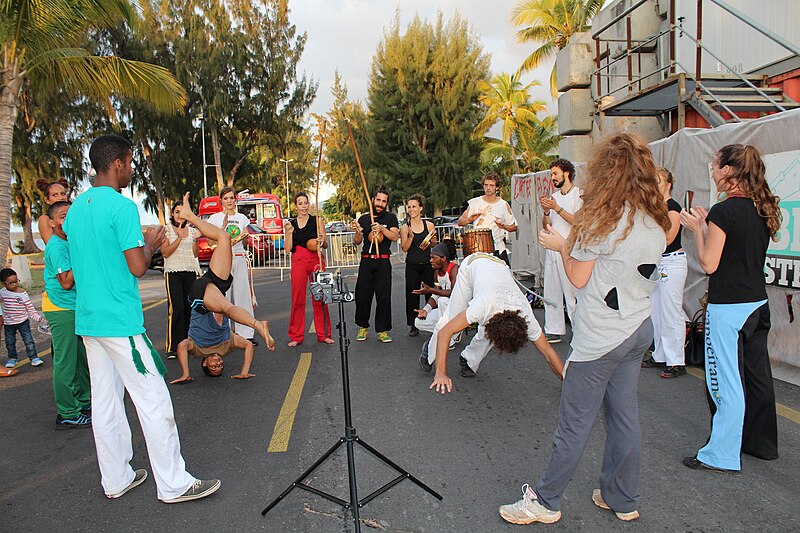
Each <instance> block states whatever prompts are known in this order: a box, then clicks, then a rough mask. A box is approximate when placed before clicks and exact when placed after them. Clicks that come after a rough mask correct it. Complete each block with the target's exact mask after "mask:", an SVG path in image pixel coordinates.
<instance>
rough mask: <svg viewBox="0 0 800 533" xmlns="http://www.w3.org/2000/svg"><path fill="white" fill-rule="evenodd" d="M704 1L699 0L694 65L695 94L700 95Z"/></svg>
mask: <svg viewBox="0 0 800 533" xmlns="http://www.w3.org/2000/svg"><path fill="white" fill-rule="evenodd" d="M702 42H703V0H697V41H695V43H696V45H697V49H696V52H695V65H694V81H695V84H694V85H695V87H694V92H695V94H697V95H699V94H700V86H699V85H700V82H701V81H702V75H703V74H702V73H703V69H702V65H701V63H700V62H701V60H702V57H703V48H702V44H701V43H702Z"/></svg>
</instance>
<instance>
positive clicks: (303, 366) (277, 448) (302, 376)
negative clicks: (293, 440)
mask: <svg viewBox="0 0 800 533" xmlns="http://www.w3.org/2000/svg"><path fill="white" fill-rule="evenodd" d="M309 367H311V353H310V352H306V353H302V354H300V361H299V362H298V363H297V370H295V372H294V377H293V378H292V383H291V385H289V390H288V391H287V392H286V398H285V399H284V400H283V406H282V407H281V412H280V414H278V420H276V421H275V429H274V430H273V431H272V439H271V440H270V441H269V448H267V451H268V452H285V451H286V450H288V449H289V438H290V437H291V436H292V426H293V425H294V416H295V414H297V407H298V406H299V405H300V395H301V394H302V393H303V386H304V385H305V383H306V376H307V375H308V369H309Z"/></svg>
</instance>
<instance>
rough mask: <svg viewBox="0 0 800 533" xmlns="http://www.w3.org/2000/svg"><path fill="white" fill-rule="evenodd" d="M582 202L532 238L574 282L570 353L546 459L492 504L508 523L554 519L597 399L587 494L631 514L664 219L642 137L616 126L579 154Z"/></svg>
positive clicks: (635, 496)
mask: <svg viewBox="0 0 800 533" xmlns="http://www.w3.org/2000/svg"><path fill="white" fill-rule="evenodd" d="M584 185H585V186H584V189H583V190H584V192H583V207H582V208H581V209H580V210H579V211H578V212H577V214H576V217H575V224H574V225H573V227H572V232H571V233H570V235H569V236H568V237H567V238H565V237H564V236H562V235H559V234H558V233H557V232H556V231H554V230H553V229H552V227H551V226H549V225H548V226H547V227H546V228H545V229H544V230H543V231H542V232H541V233H540V234H539V241H540V242H541V244H542V246H544V247H545V248H547V249H549V250H554V251H556V252H558V253H559V255H560V256H561V259H562V261H563V262H564V270H565V271H566V273H567V277H568V278H569V280H570V282H571V283H572V284H573V285H575V287H576V288H577V289H578V291H577V298H578V306H577V308H576V309H575V320H574V322H573V324H572V327H573V337H572V343H571V348H572V350H571V352H570V356H569V358H568V359H567V363H566V366H565V370H564V383H563V385H562V388H561V403H560V405H559V410H558V422H557V427H556V432H555V437H554V442H553V452H552V455H551V456H550V464H549V466H548V467H547V470H546V471H545V473H544V475H542V477H541V478H540V479H539V481H538V482H537V483H536V484H535V485H534V486H533V487H529V486H528V484H525V485H524V486H523V487H522V499H521V500H519V501H517V502H516V503H513V504H509V505H503V506H502V507H500V516H502V517H503V519H505V520H506V521H508V522H511V523H514V524H530V523H532V522H543V523H553V522H557V521H558V520H559V519H561V495H562V494H563V492H564V490H565V489H566V487H567V483H569V481H570V479H572V476H573V475H574V473H575V470H576V469H577V468H578V463H579V462H580V459H581V455H582V454H583V450H584V448H585V446H586V442H587V441H588V440H589V435H590V434H591V431H592V426H593V425H594V422H595V420H596V418H597V415H598V413H599V412H600V408H601V407H603V410H604V413H605V420H606V446H605V455H604V458H603V466H602V470H601V472H600V488H599V489H594V491H593V493H592V501H593V502H594V503H595V504H596V505H597V506H598V507H601V508H603V509H611V510H613V511H614V512H615V513H616V516H617V518H619V519H620V520H626V521H627V520H634V519H636V518H638V517H639V511H638V510H637V507H638V500H639V481H640V479H639V478H640V473H639V469H640V459H641V433H640V429H639V410H638V400H637V385H638V382H639V372H640V364H641V360H642V353H643V352H644V351H645V349H646V348H647V347H648V346H649V345H650V342H651V341H652V340H653V324H652V322H651V321H650V293H652V292H653V290H654V289H655V287H656V283H657V281H656V280H657V276H658V269H657V266H658V264H659V261H660V260H661V253H662V252H663V251H664V248H665V246H666V232H667V231H668V230H669V228H670V220H669V216H668V215H667V206H666V204H665V202H664V200H663V196H662V195H661V194H660V193H659V191H658V175H657V172H656V166H655V163H654V162H653V157H652V155H651V154H650V150H649V148H648V147H647V144H645V142H644V141H643V140H642V139H640V138H639V137H636V136H633V135H630V134H627V133H620V134H615V135H611V136H609V137H607V138H606V139H604V140H602V141H601V142H600V143H599V144H598V145H597V146H596V147H595V150H594V154H593V156H592V159H591V160H590V161H589V166H588V177H587V179H586V182H585V184H584Z"/></svg>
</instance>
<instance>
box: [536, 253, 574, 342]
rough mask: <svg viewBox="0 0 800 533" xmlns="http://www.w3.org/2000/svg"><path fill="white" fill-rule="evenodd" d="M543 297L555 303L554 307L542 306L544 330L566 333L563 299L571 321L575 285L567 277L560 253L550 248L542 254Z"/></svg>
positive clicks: (553, 333)
mask: <svg viewBox="0 0 800 533" xmlns="http://www.w3.org/2000/svg"><path fill="white" fill-rule="evenodd" d="M544 297H545V299H546V300H549V301H551V302H553V303H554V304H556V307H551V306H549V305H545V306H544V332H545V333H547V334H548V335H566V333H567V324H566V322H565V321H564V300H566V301H567V315H568V316H569V320H570V322H571V321H572V317H573V316H575V304H576V299H575V286H574V285H572V282H570V280H569V278H567V273H566V272H565V271H564V263H563V262H562V260H561V255H560V254H558V253H556V252H554V251H552V250H545V254H544Z"/></svg>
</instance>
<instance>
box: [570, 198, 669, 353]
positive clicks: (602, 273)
mask: <svg viewBox="0 0 800 533" xmlns="http://www.w3.org/2000/svg"><path fill="white" fill-rule="evenodd" d="M629 212H630V209H629V208H628V207H626V208H625V210H624V211H623V212H622V216H621V217H620V219H619V222H618V223H617V226H616V227H615V228H614V230H613V231H612V232H611V233H609V234H608V236H607V237H606V238H605V239H604V240H603V242H601V243H598V244H592V245H589V246H588V247H586V248H584V247H582V246H581V245H580V243H577V244H576V245H575V248H574V249H573V250H572V253H571V254H570V255H571V256H572V257H574V258H575V259H577V260H578V261H594V267H593V268H592V275H591V276H590V277H589V281H588V283H586V285H585V286H584V287H583V288H581V289H578V291H577V297H578V305H577V307H575V315H574V317H573V319H574V320H573V321H572V344H571V348H572V351H571V353H570V355H569V359H568V360H569V361H573V362H578V361H594V360H595V359H600V358H601V357H603V356H604V355H605V354H607V353H608V352H610V351H611V350H613V349H614V348H616V347H617V346H619V345H620V344H622V343H623V342H624V341H625V340H627V339H628V337H630V336H631V335H633V333H634V332H635V331H636V330H637V329H638V328H639V326H641V325H642V322H644V321H645V320H647V318H648V317H649V316H650V294H651V293H652V292H653V291H654V290H655V288H656V285H657V284H658V281H657V280H658V278H659V272H658V268H657V267H658V264H659V263H660V262H661V252H663V251H664V247H665V246H666V236H665V235H664V230H663V229H662V228H661V227H660V226H659V225H658V224H656V222H655V220H653V219H652V218H651V217H650V216H648V215H645V214H644V213H643V212H642V211H641V210H639V211H637V212H636V215H634V218H633V227H632V228H631V231H630V233H629V234H628V235H627V237H625V238H624V239H623V240H618V239H619V238H620V237H621V236H622V235H624V232H625V230H626V229H627V227H628V213H629ZM648 265H649V267H648ZM640 267H642V269H641V270H640ZM646 274H647V275H648V277H645V275H646Z"/></svg>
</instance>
